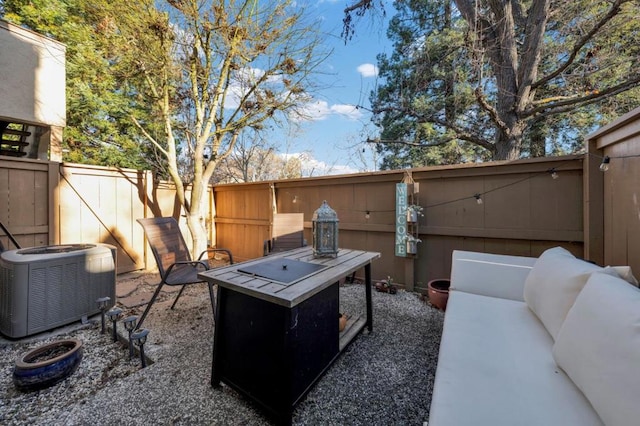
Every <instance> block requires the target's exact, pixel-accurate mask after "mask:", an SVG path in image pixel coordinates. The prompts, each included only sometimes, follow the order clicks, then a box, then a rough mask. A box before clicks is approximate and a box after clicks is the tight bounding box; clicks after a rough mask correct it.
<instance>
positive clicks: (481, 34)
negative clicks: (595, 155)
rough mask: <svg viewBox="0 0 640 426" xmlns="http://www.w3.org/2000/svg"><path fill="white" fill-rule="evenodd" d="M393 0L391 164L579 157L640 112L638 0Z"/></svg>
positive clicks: (385, 108) (386, 113) (379, 95)
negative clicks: (615, 121) (593, 135)
mask: <svg viewBox="0 0 640 426" xmlns="http://www.w3.org/2000/svg"><path fill="white" fill-rule="evenodd" d="M394 4H395V7H396V9H397V10H398V14H397V15H396V16H395V17H394V18H393V19H392V23H391V25H390V28H389V36H390V38H391V39H392V40H393V41H394V52H393V54H392V56H391V57H390V58H387V57H385V56H381V57H380V58H379V68H380V75H381V76H382V77H383V78H384V83H383V84H382V85H381V87H380V89H379V90H378V91H377V92H376V93H375V94H374V95H373V97H372V104H373V109H374V114H375V117H374V118H375V121H376V124H378V125H379V126H380V127H381V128H382V134H381V138H380V142H381V143H380V145H379V149H380V150H382V151H384V152H385V153H387V160H386V161H387V163H385V165H386V166H390V167H393V166H399V165H400V166H401V165H419V164H429V163H430V161H434V160H430V159H429V155H434V156H435V157H436V158H437V157H442V160H441V161H442V162H449V161H454V162H455V161H472V160H477V159H484V158H492V159H496V160H501V159H516V158H520V157H521V156H524V155H531V156H537V155H545V154H549V153H564V152H572V151H574V150H576V149H579V148H580V147H581V142H582V138H583V136H584V135H585V134H586V133H588V132H590V131H593V130H594V129H595V128H596V127H598V126H600V125H602V124H603V123H606V122H608V121H610V120H611V119H612V118H615V117H616V116H618V115H620V114H622V113H625V112H627V111H629V110H630V109H631V108H632V107H633V106H634V105H637V100H638V97H639V90H638V87H639V85H640V67H638V65H640V64H639V61H640V43H639V42H640V19H638V18H640V12H639V11H640V8H638V5H639V4H638V1H637V0H613V1H606V0H597V1H593V0H589V1H587V0H573V1H568V2H567V1H560V0H553V1H552V0H540V1H515V0H510V1H502V2H495V1H490V0H429V1H427V0H398V1H396V2H395V3H394ZM374 6H375V5H374V3H373V2H372V0H362V1H360V2H358V3H356V4H354V5H353V6H350V7H348V8H347V9H346V13H347V15H350V14H351V13H354V12H357V13H362V11H363V10H368V9H370V8H372V7H374ZM345 22H346V24H347V25H352V21H350V19H348V18H347V19H345ZM352 30H353V29H352V28H351V29H349V28H347V31H346V33H347V34H350V31H352ZM425 146H436V147H438V148H436V151H433V149H430V151H431V154H426V153H419V152H417V151H418V150H422V149H424V148H423V147H425ZM417 147H419V148H417ZM471 147H473V148H471ZM438 151H440V152H438ZM456 156H457V157H458V158H456Z"/></svg>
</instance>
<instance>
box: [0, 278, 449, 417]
mask: <svg viewBox="0 0 640 426" xmlns="http://www.w3.org/2000/svg"><path fill="white" fill-rule="evenodd" d="M156 279H157V278H156V277H155V276H150V275H142V276H140V277H137V278H135V279H134V280H135V281H134V287H137V290H136V291H137V292H143V293H144V292H151V291H152V290H153V286H152V285H151V284H155V283H156V282H157V281H156ZM120 284H121V281H120V279H119V283H118V286H120ZM172 298H173V295H172V294H163V295H161V298H160V299H159V301H158V302H156V304H155V305H154V307H153V309H152V310H151V312H150V314H149V316H148V317H147V319H146V320H145V328H148V329H149V330H150V334H149V341H148V343H147V345H146V346H145V352H146V354H147V355H148V357H149V358H150V360H151V361H152V362H153V363H152V364H150V365H149V366H147V367H146V368H144V369H141V368H140V360H139V358H135V359H134V360H133V361H129V360H128V350H127V348H126V345H125V344H123V343H121V342H116V343H114V342H112V341H111V338H110V334H109V332H110V330H108V333H107V334H100V325H99V318H95V317H94V318H92V323H90V324H86V325H74V326H72V327H67V328H64V329H60V330H55V331H54V332H52V333H48V334H45V335H39V336H36V338H31V339H26V340H20V341H8V340H1V339H0V362H1V363H0V365H1V366H2V371H1V372H0V424H3V425H54V424H55V425H121V424H127V425H158V424H162V425H167V424H178V425H263V424H264V425H268V424H270V419H268V418H266V417H265V416H264V415H263V413H262V412H261V411H260V410H259V409H258V408H257V407H256V406H254V404H252V403H251V402H249V401H247V400H246V399H244V398H243V397H242V396H240V395H239V394H237V393H236V392H235V391H233V390H232V389H230V388H229V387H227V386H223V387H222V388H221V389H213V388H211V386H210V385H209V380H210V374H211V347H212V334H213V333H212V331H213V325H212V316H211V307H210V304H209V300H208V292H207V290H206V286H204V285H202V286H200V285H199V286H191V287H188V288H187V289H186V290H185V292H184V294H183V296H182V297H181V299H180V301H179V302H178V305H177V306H176V309H175V310H169V309H168V306H169V304H170V303H171V301H172ZM340 305H341V311H342V312H345V313H347V314H349V315H364V312H365V308H364V286H363V285H360V284H348V285H343V286H341V288H340ZM125 308H126V307H125ZM140 312H141V309H140V307H133V308H126V309H125V315H131V314H139V313H140ZM373 318H374V325H373V332H372V333H368V332H367V331H366V330H365V331H364V332H363V333H362V334H361V335H359V336H358V337H357V338H356V339H355V340H354V341H353V342H352V343H351V344H350V345H349V346H348V347H347V348H346V350H345V351H344V352H343V353H342V354H341V356H340V357H339V358H338V359H337V360H336V362H335V363H334V364H333V365H332V367H331V368H330V369H329V370H328V371H327V373H326V374H325V375H324V376H323V378H322V379H321V380H320V381H319V382H318V383H317V384H316V385H315V386H314V387H313V389H312V390H311V391H310V392H309V393H308V394H307V396H306V398H305V399H304V400H303V401H302V402H301V403H300V404H298V406H297V407H296V409H295V411H294V414H293V423H294V424H296V425H422V424H423V422H424V421H426V420H428V416H429V404H430V399H431V393H432V387H433V379H434V375H435V369H436V361H437V356H438V348H439V341H440V335H441V331H442V322H443V319H444V314H443V313H442V312H441V311H438V310H437V309H435V308H433V307H431V306H430V305H429V304H428V303H425V302H423V301H422V300H421V298H420V296H419V295H418V294H416V293H410V292H405V291H399V292H398V293H397V294H395V295H390V294H387V293H377V292H375V291H374V292H373ZM120 327H121V326H120ZM123 333H124V332H123ZM69 337H75V338H78V339H80V340H82V341H83V343H84V358H83V360H82V362H81V364H80V367H79V368H78V370H77V371H76V372H75V373H74V374H73V375H72V376H70V377H69V378H67V379H66V380H64V381H63V382H61V383H59V384H57V385H54V386H53V387H51V388H48V389H44V390H41V391H35V392H31V393H22V392H19V391H17V390H16V389H15V387H14V386H13V382H12V373H13V365H14V362H15V359H16V358H17V357H18V356H19V355H20V354H21V353H23V352H25V351H27V350H29V349H31V348H33V347H36V346H38V345H40V344H42V343H43V341H51V340H54V339H60V338H69Z"/></svg>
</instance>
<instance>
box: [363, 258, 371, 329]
mask: <svg viewBox="0 0 640 426" xmlns="http://www.w3.org/2000/svg"><path fill="white" fill-rule="evenodd" d="M364 283H365V286H364V287H365V296H366V299H367V328H368V329H369V333H371V332H372V331H373V310H372V307H371V263H367V264H366V265H365V266H364Z"/></svg>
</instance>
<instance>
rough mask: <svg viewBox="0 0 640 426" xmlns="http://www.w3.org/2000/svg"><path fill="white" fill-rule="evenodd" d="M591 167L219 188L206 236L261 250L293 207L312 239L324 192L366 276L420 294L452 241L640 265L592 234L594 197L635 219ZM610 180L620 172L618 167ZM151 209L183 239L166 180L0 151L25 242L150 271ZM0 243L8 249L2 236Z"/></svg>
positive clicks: (420, 172) (9, 210)
mask: <svg viewBox="0 0 640 426" xmlns="http://www.w3.org/2000/svg"><path fill="white" fill-rule="evenodd" d="M585 160H588V161H585ZM631 160H635V159H628V160H624V161H627V163H628V164H632V161H631ZM616 161H618V160H616ZM618 162H619V163H621V164H622V165H624V164H627V163H624V162H623V160H622V159H621V160H619V161H618ZM592 163H593V160H592V157H590V156H567V157H555V158H543V159H533V160H521V161H513V162H496V163H485V164H474V165H458V166H447V167H444V166H442V167H429V168H420V169H410V170H406V171H389V172H377V173H363V174H354V175H343V176H326V177H318V178H305V179H295V180H282V181H275V182H258V183H248V184H233V185H218V186H216V187H215V188H213V189H212V191H211V192H210V206H211V211H210V212H209V219H208V223H213V221H214V218H215V231H216V232H215V234H214V233H213V232H211V230H209V232H210V233H209V235H208V238H209V239H213V237H214V235H215V236H216V241H213V243H214V244H215V245H217V246H218V247H226V248H229V249H231V250H232V251H233V253H234V257H235V258H236V259H237V260H239V261H242V260H246V259H251V258H255V257H259V256H262V255H263V244H264V241H265V240H267V239H269V238H270V237H271V233H272V230H271V226H272V218H273V215H274V214H275V213H302V214H303V218H304V236H305V238H306V240H307V241H308V242H309V243H311V241H312V238H311V218H312V215H313V213H314V211H315V210H316V209H317V208H318V207H320V205H321V204H322V201H323V200H326V201H327V202H328V203H329V205H330V206H331V207H332V208H333V209H334V210H336V212H337V213H338V217H339V220H340V224H339V229H340V246H342V247H345V248H355V249H363V250H370V251H379V252H381V253H382V257H381V259H379V260H377V261H376V262H374V264H373V277H374V279H383V278H386V277H387V276H391V277H393V278H394V280H395V282H396V283H398V284H400V285H404V286H406V288H408V289H415V290H424V289H425V288H426V285H427V282H428V281H429V280H431V279H436V278H443V277H448V275H449V270H450V259H451V252H452V250H454V249H465V250H477V251H487V252H495V253H504V254H514V255H527V256H537V255H539V254H540V253H541V252H542V251H543V250H545V249H546V248H548V247H552V246H556V245H561V246H564V247H567V248H568V249H569V250H571V251H572V252H573V253H575V254H576V255H579V256H584V257H587V258H590V259H592V260H594V261H596V262H598V263H600V264H603V263H604V262H605V260H606V262H607V263H611V264H614V263H615V264H630V265H631V266H632V267H635V269H636V270H638V271H640V264H636V265H634V264H633V262H636V263H637V260H635V259H636V258H633V257H632V256H628V255H626V253H627V252H625V257H624V259H622V256H621V255H620V254H619V253H622V250H623V249H622V248H621V247H620V245H619V244H618V245H616V242H615V241H613V240H612V239H611V238H605V237H603V234H602V231H598V230H599V229H601V230H602V229H605V226H604V225H603V220H604V219H603V217H604V216H605V214H604V213H603V210H602V208H600V209H599V208H598V202H599V204H600V207H602V206H603V204H604V207H606V208H607V209H609V210H608V211H609V212H608V213H607V214H606V217H608V218H609V219H608V225H607V227H606V229H609V228H613V230H612V231H610V232H617V233H618V234H617V235H622V234H623V233H624V232H625V229H631V231H628V232H635V231H634V229H637V228H638V225H637V223H635V224H634V223H632V224H630V225H627V228H624V229H623V228H621V226H622V225H618V224H616V223H615V222H616V221H615V220H614V219H612V217H613V216H614V213H612V212H615V209H616V208H617V207H616V206H617V205H618V204H620V205H623V206H626V207H625V208H629V209H631V210H633V208H634V207H633V206H634V205H633V201H630V200H628V198H629V197H631V196H632V195H633V194H632V192H633V190H632V189H630V190H629V191H627V190H624V191H625V192H623V188H622V187H621V188H620V189H618V190H616V191H613V190H609V192H608V193H611V195H610V199H608V200H607V202H606V203H603V201H602V192H600V195H598V191H599V190H598V187H600V191H602V186H603V184H602V183H600V185H599V186H598V182H603V181H604V179H603V175H602V173H600V172H598V173H599V174H596V173H595V172H594V171H593V170H592V169H593V168H594V165H593V164H592ZM636 163H637V161H636V162H635V163H633V164H634V165H635V164H636ZM585 170H586V171H587V172H585ZM636 170H637V169H636ZM552 171H555V172H556V173H555V174H552V173H551V172H552ZM635 173H636V174H635V175H633V176H637V172H635ZM554 175H557V178H556V179H554V177H553V176H554ZM610 176H611V177H610V178H608V179H619V180H622V179H624V176H625V175H624V174H623V173H622V172H619V173H618V172H616V173H614V174H611V175H610ZM400 182H408V183H409V184H410V188H412V190H413V191H412V194H413V195H412V196H413V202H414V203H415V204H419V205H421V206H422V207H423V208H424V211H423V213H424V216H421V217H420V218H419V222H418V228H417V232H418V237H419V238H420V239H421V240H422V242H421V243H420V244H418V252H417V255H415V256H407V257H400V256H396V255H395V252H394V247H395V243H396V238H395V232H396V204H395V203H396V198H395V197H396V194H395V191H396V184H398V183H400ZM583 182H588V185H587V186H585V185H583ZM594 182H595V183H594ZM607 182H610V181H609V180H608V181H607ZM619 182H620V181H616V183H615V184H614V183H613V182H610V184H611V185H612V186H615V185H617V184H619ZM636 183H637V182H636ZM634 185H635V184H634ZM594 188H595V189H594ZM632 188H635V186H633V187H632ZM613 192H615V194H614V193H613ZM476 194H477V195H479V197H480V198H481V199H482V201H483V202H482V204H478V202H477V199H476V197H475V195H476ZM619 194H621V195H622V198H620V196H619ZM629 194H631V195H629ZM636 198H637V197H636ZM214 200H215V209H214V208H213V206H214V203H213V201H214ZM636 210H637V209H636ZM630 213H633V211H630ZM151 216H173V217H176V218H178V219H180V222H181V225H183V228H182V229H183V234H184V236H185V237H186V238H187V239H189V233H188V231H187V229H186V226H184V218H182V217H181V211H180V206H179V205H178V203H177V200H176V197H175V193H174V190H173V188H172V185H170V184H167V183H162V182H154V181H153V179H152V176H151V173H150V172H139V171H135V170H119V169H111V168H105V167H95V166H83V165H71V164H60V163H55V162H46V161H36V160H22V159H7V160H5V159H2V158H0V221H2V222H3V223H4V224H5V225H6V226H7V227H8V229H9V230H10V231H11V232H12V233H13V234H14V235H15V236H16V238H17V239H18V241H19V242H20V244H21V245H22V246H23V247H28V246H40V245H46V244H60V243H63V244H66V243H76V242H82V243H91V242H104V243H109V244H113V245H116V246H117V247H118V272H120V273H122V272H127V271H131V270H136V269H142V268H144V267H145V266H146V265H149V266H150V267H152V266H153V262H150V263H146V262H145V259H146V248H145V244H144V237H143V234H142V229H141V227H140V226H139V225H138V224H137V223H136V222H135V220H136V219H138V218H140V217H151ZM633 217H634V216H633V214H631V215H630V219H629V221H632V219H633ZM635 217H636V218H637V217H638V216H637V215H636V216H635ZM585 220H586V221H587V225H588V226H585ZM598 226H600V228H599V227H598ZM599 232H600V233H599ZM608 232H609V231H608ZM598 235H599V236H600V238H598ZM0 240H2V242H3V244H4V245H5V247H8V248H12V247H11V244H10V242H9V240H8V238H7V237H6V236H4V235H1V233H0ZM604 240H606V241H607V242H608V243H607V244H608V245H610V246H612V247H614V246H615V250H614V249H613V248H612V250H613V252H614V253H618V254H617V255H616V256H617V257H613V258H612V257H611V256H610V255H608V254H606V253H604V250H603V246H604ZM585 241H586V242H587V244H585ZM625 247H630V249H633V247H635V246H633V245H632V244H628V245H627V246H625ZM607 256H608V257H607ZM612 259H613V260H615V262H613V261H611V260H612ZM621 260H622V261H621Z"/></svg>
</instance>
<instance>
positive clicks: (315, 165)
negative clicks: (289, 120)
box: [280, 152, 358, 177]
mask: <svg viewBox="0 0 640 426" xmlns="http://www.w3.org/2000/svg"><path fill="white" fill-rule="evenodd" d="M280 156H281V157H282V158H284V159H285V160H288V159H290V158H299V159H300V161H301V163H302V164H301V166H302V170H301V172H302V176H303V177H309V176H328V175H346V174H352V173H358V170H356V169H354V168H352V167H349V166H347V165H342V164H334V165H329V164H327V163H325V162H324V161H320V160H316V159H315V158H314V157H313V156H312V155H310V154H309V153H301V152H297V153H290V154H280Z"/></svg>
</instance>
